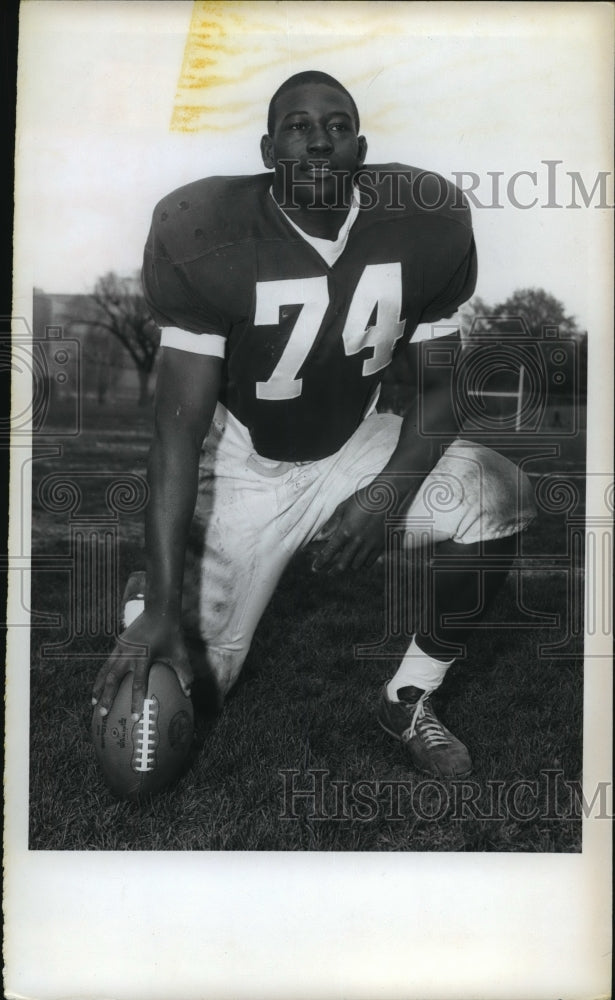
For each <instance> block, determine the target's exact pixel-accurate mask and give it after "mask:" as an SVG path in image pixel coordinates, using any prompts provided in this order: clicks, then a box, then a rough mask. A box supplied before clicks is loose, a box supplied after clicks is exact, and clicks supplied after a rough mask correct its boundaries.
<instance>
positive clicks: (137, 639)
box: [92, 611, 193, 718]
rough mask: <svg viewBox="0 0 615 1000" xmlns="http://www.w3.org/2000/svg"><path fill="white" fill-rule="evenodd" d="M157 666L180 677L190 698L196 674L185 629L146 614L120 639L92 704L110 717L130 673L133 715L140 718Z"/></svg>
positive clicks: (99, 678) (98, 681)
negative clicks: (148, 687)
mask: <svg viewBox="0 0 615 1000" xmlns="http://www.w3.org/2000/svg"><path fill="white" fill-rule="evenodd" d="M154 663H165V664H166V665H167V666H169V667H172V669H173V670H174V671H175V673H176V674H177V677H178V680H179V683H180V685H181V689H182V691H183V692H184V694H185V695H189V694H190V685H191V683H192V679H193V674H192V668H191V666H190V661H189V658H188V651H187V649H186V645H185V642H184V638H183V635H182V631H181V628H180V627H179V626H178V625H169V624H168V623H167V622H165V620H164V619H161V618H160V616H155V615H152V614H148V612H147V611H144V612H143V613H142V614H140V615H139V617H138V618H135V620H134V621H133V622H132V623H131V624H130V625H129V626H128V628H127V629H126V631H125V632H122V634H121V636H120V637H119V639H118V641H117V643H116V645H115V647H114V649H113V652H112V653H111V656H110V657H109V659H108V660H107V661H106V663H105V664H104V666H103V667H102V668H101V670H100V671H99V672H98V676H97V677H96V681H95V682H94V687H93V689H92V704H93V705H97V706H98V711H99V712H100V713H101V715H106V714H107V712H108V711H109V709H110V708H111V705H112V704H113V699H114V698H115V695H116V694H117V690H118V688H119V686H120V684H121V682H122V680H123V679H124V677H125V676H126V674H128V673H131V672H132V673H134V678H133V682H132V714H133V717H136V718H139V715H140V714H141V710H142V708H143V700H144V698H145V696H146V694H147V680H148V676H149V671H150V667H151V666H152V664H154Z"/></svg>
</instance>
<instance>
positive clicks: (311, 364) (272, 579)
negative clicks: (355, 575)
mask: <svg viewBox="0 0 615 1000" xmlns="http://www.w3.org/2000/svg"><path fill="white" fill-rule="evenodd" d="M366 152H367V143H366V140H365V137H364V136H362V135H361V134H360V127H359V115H358V111H357V108H356V105H355V102H354V101H353V99H352V97H351V95H350V94H349V93H348V91H347V90H346V89H345V88H344V87H343V86H342V85H341V84H340V83H339V82H338V81H337V80H335V79H333V78H332V77H330V76H328V75H326V74H324V73H320V72H306V73H300V74H297V75H295V76H293V77H291V78H290V79H289V80H287V81H286V82H285V83H283V84H282V86H281V87H280V88H279V90H278V91H277V92H276V93H275V94H274V96H273V98H272V100H271V104H270V108H269V118H268V130H267V133H266V134H265V135H264V136H263V138H262V141H261V153H262V158H263V162H264V165H265V167H266V168H267V173H262V174H258V175H256V176H238V177H211V178H207V179H204V180H198V181H196V182H194V183H192V184H189V185H187V186H186V187H183V188H181V189H180V190H178V191H174V192H173V193H172V194H170V195H168V197H166V198H164V199H163V200H162V201H161V202H160V203H159V204H158V206H157V207H156V209H155V211H154V216H153V222H152V227H151V231H150V234H149V237H148V240H147V245H146V248H145V259H144V266H143V285H144V290H145V296H146V300H147V303H148V305H149V308H150V310H151V313H152V315H153V317H154V318H155V320H156V322H157V323H158V324H159V325H160V327H161V328H162V337H161V354H160V365H159V370H158V380H157V387H156V395H155V421H154V431H153V441H152V445H151V450H150V456H149V464H148V481H149V487H150V498H149V504H148V508H147V513H146V553H147V574H146V585H145V594H144V598H145V600H144V607H143V610H142V611H141V613H140V614H138V615H137V617H136V618H135V620H134V621H133V622H132V623H131V624H130V625H129V626H128V627H127V628H126V630H125V632H124V633H123V634H122V636H121V638H120V640H119V642H118V644H117V646H116V648H115V649H114V651H113V653H112V655H111V657H110V659H109V660H108V661H107V663H106V664H105V666H104V667H103V669H102V670H101V671H100V673H99V676H98V678H97V680H96V683H95V685H94V691H93V701H94V704H98V706H99V710H100V712H101V713H102V714H105V713H106V712H107V711H108V709H109V706H110V704H111V703H112V700H113V697H114V694H115V692H116V690H117V687H118V684H119V682H120V681H121V679H122V677H123V676H124V675H125V674H126V673H127V672H128V671H134V679H133V712H134V713H135V717H138V707H139V704H140V703H141V702H142V699H143V697H144V693H145V689H146V683H147V673H148V669H149V667H150V665H151V664H152V663H153V662H156V661H161V662H164V663H167V664H169V665H171V666H172V668H173V669H174V670H175V672H176V673H177V676H178V678H179V680H180V682H181V684H182V687H183V689H184V691H186V692H188V691H189V689H190V685H191V681H192V678H193V674H192V668H191V665H190V662H189V657H188V653H187V649H186V642H185V638H184V634H183V630H182V590H183V586H184V565H185V553H186V544H187V538H188V532H189V529H190V526H191V522H192V521H193V516H194V515H195V507H196V511H197V515H198V521H199V522H200V523H202V525H203V541H204V546H203V548H204V551H203V556H202V561H201V565H200V574H199V581H198V585H197V586H198V591H199V595H198V604H199V628H200V631H201V634H202V637H203V639H204V641H205V644H206V649H207V659H208V668H209V670H211V672H212V673H213V676H214V677H215V679H216V683H217V686H218V689H219V692H220V695H221V697H223V696H224V695H225V694H226V693H227V692H228V691H229V689H230V688H231V687H232V685H233V684H234V683H235V681H236V680H237V677H238V675H239V672H240V670H241V667H242V664H243V662H244V659H245V657H246V654H247V652H248V650H249V647H250V643H251V640H252V636H253V634H254V630H255V628H256V626H257V624H258V621H259V619H260V617H261V615H262V612H263V610H264V609H265V607H266V605H267V603H268V601H269V599H270V597H271V595H272V593H273V591H274V588H275V587H276V585H277V583H278V581H279V579H280V577H281V575H282V573H283V571H284V569H285V568H286V566H287V564H288V562H289V560H290V559H291V558H292V556H293V554H294V553H295V552H297V551H298V550H299V549H300V548H302V547H304V546H306V545H308V544H309V543H310V542H312V541H313V540H315V539H320V540H321V545H320V548H319V551H318V555H317V556H316V558H315V560H314V569H315V570H316V571H319V572H327V573H341V572H344V571H346V570H350V569H352V570H360V569H362V568H363V567H366V566H369V565H371V564H372V563H374V562H375V560H376V559H377V558H378V557H379V556H380V555H381V554H382V553H383V550H384V548H385V544H386V538H387V518H390V517H391V514H393V515H394V516H395V519H396V524H399V519H400V517H401V518H402V520H403V524H404V526H405V530H406V544H407V547H408V549H412V548H413V547H418V546H422V547H423V548H425V547H426V548H427V555H428V557H431V556H434V555H435V556H436V564H435V565H436V566H437V565H440V566H441V568H440V569H437V568H436V569H435V570H434V571H433V572H432V575H431V577H430V581H431V582H430V585H429V587H428V588H426V590H425V591H424V592H423V593H422V595H421V600H422V607H421V609H420V615H419V622H420V624H419V625H417V633H416V635H415V636H414V637H413V638H412V642H411V644H410V646H409V648H408V650H407V652H406V654H405V655H404V656H403V657H402V659H401V663H400V664H399V668H398V669H397V670H396V672H395V674H394V676H393V677H391V678H390V679H389V680H388V682H387V683H386V684H385V686H384V688H383V689H382V691H381V693H380V699H379V702H378V707H377V716H378V720H379V722H380V724H381V725H382V726H383V727H384V729H386V730H387V731H388V732H389V733H391V735H392V736H394V737H395V738H396V739H398V740H401V741H402V742H403V743H404V744H405V746H406V748H407V750H408V752H409V755H410V760H411V762H412V763H413V765H414V766H415V767H417V768H419V769H421V770H423V771H426V772H428V773H430V774H434V775H439V776H445V777H451V776H453V777H454V776H462V775H466V774H468V773H469V771H470V768H471V761H470V756H469V753H468V751H467V749H466V747H465V746H464V745H463V743H462V742H461V741H460V740H459V739H457V738H456V737H454V736H453V735H452V734H451V733H450V732H449V731H448V729H446V728H445V726H444V725H443V724H442V723H441V722H440V721H439V719H438V718H437V716H436V715H435V713H434V710H433V707H432V703H431V695H432V692H433V691H434V690H435V689H436V688H438V686H439V685H440V684H441V683H442V681H443V679H444V677H445V674H446V671H447V670H448V668H449V667H450V664H451V662H452V661H453V659H454V656H455V653H456V652H458V651H459V649H460V645H461V647H462V646H463V642H464V641H465V639H466V638H467V633H468V626H467V622H468V620H472V621H473V622H477V621H478V620H479V619H480V617H481V614H484V611H485V609H486V607H487V604H488V601H487V600H486V596H485V593H484V591H485V590H488V591H489V593H490V596H491V597H493V595H494V593H495V592H496V591H497V588H498V587H499V585H500V584H501V583H502V581H503V580H504V579H505V577H506V573H507V571H508V568H509V566H510V562H511V560H512V557H513V553H514V551H515V544H516V543H515V534H516V533H517V532H519V531H520V530H522V529H523V528H524V527H525V526H526V525H527V524H528V523H529V521H530V520H531V519H532V517H533V514H534V508H533V498H532V493H531V489H530V487H529V484H528V481H527V479H526V478H525V476H524V475H523V474H522V473H521V472H520V471H519V470H518V469H517V467H516V466H514V465H513V464H512V463H510V462H509V461H508V460H507V459H505V458H504V457H502V456H501V455H499V454H497V453H495V452H493V451H491V450H489V449H486V448H484V447H482V446H479V445H476V444H472V443H470V442H467V441H461V440H459V439H458V437H457V434H458V429H457V424H456V420H455V405H454V394H453V392H452V391H451V384H450V378H448V377H444V376H445V375H446V373H447V372H450V366H449V367H447V366H446V365H444V366H443V367H442V366H438V365H434V364H431V365H430V364H427V363H426V360H425V359H426V357H427V354H426V353H425V346H426V345H429V344H430V341H431V340H432V339H433V338H435V337H437V336H440V335H441V336H442V344H443V345H446V346H447V348H448V353H449V354H450V352H451V347H455V346H458V337H459V334H458V333H457V332H455V330H456V321H455V319H454V318H451V317H454V313H455V311H456V309H457V307H458V306H459V305H460V304H461V303H463V302H464V301H465V300H466V299H468V298H469V297H470V295H471V294H472V292H473V290H474V287H475V282H476V253H475V247H474V240H473V236H472V227H471V219H470V212H469V209H468V206H467V204H466V202H465V200H464V199H463V197H462V195H461V193H460V192H459V191H458V190H457V189H456V188H454V187H453V186H452V185H449V184H448V183H447V182H446V181H445V180H444V179H443V178H442V177H438V176H437V175H435V174H433V173H427V172H425V171H419V170H417V169H415V168H411V167H406V166H403V165H399V164H387V165H381V166H370V167H366V166H365V157H366ZM271 172H272V173H271ZM443 319H444V320H445V323H444V325H443V326H442V325H439V324H440V321H442V320H443ZM400 351H402V352H406V354H407V356H408V359H409V362H410V364H411V365H412V367H413V370H414V372H415V375H416V383H417V393H416V399H415V401H414V403H413V404H412V405H410V407H409V409H408V413H407V415H406V416H405V417H404V418H403V419H402V418H400V417H397V416H395V415H392V414H379V413H378V412H377V410H376V402H377V398H378V392H379V386H380V383H381V380H382V377H383V374H384V373H385V371H386V369H387V367H388V366H389V365H390V364H391V361H392V359H393V357H394V355H395V354H396V353H397V352H400ZM441 353H442V352H441ZM444 355H446V351H444ZM203 444H204V447H203ZM202 449H203V451H202ZM201 453H202V454H201ZM442 556H444V558H443V559H442ZM437 560H440V562H439V564H438V562H437ZM477 567H483V570H482V571H479V570H478V569H477ZM485 580H487V581H488V582H487V586H485ZM129 596H130V595H129ZM138 610H140V609H139V608H138ZM135 643H137V644H142V645H143V646H145V647H147V648H148V655H147V656H145V655H141V656H139V655H135V651H134V646H133V645H132V644H135Z"/></svg>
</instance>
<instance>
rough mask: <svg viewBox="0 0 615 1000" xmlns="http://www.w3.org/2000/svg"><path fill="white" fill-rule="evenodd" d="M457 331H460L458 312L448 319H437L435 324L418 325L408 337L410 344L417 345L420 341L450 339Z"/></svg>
mask: <svg viewBox="0 0 615 1000" xmlns="http://www.w3.org/2000/svg"><path fill="white" fill-rule="evenodd" d="M457 330H461V316H460V315H459V313H458V312H457V313H455V314H454V315H453V316H450V317H449V318H448V319H438V320H436V322H435V323H419V325H418V326H417V328H416V330H415V331H414V333H413V334H412V336H411V337H410V343H411V344H418V342H419V341H420V340H436V339H437V338H438V337H450V336H451V335H452V334H453V333H456V332H457Z"/></svg>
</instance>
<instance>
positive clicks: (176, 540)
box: [11, 2, 613, 854]
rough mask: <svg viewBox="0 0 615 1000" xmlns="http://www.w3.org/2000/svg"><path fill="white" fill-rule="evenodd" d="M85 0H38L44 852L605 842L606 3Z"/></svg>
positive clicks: (26, 369)
mask: <svg viewBox="0 0 615 1000" xmlns="http://www.w3.org/2000/svg"><path fill="white" fill-rule="evenodd" d="M67 6H70V7H71V9H72V15H71V17H70V18H69V17H68V14H67V10H66V9H63V7H64V5H62V4H48V5H38V4H26V5H25V6H24V9H23V14H22V38H23V41H22V46H23V52H22V56H21V62H20V72H21V73H22V74H23V80H24V84H23V89H22V90H20V97H19V100H20V103H19V107H18V114H19V122H18V130H19V131H18V137H19V139H20V143H21V145H20V148H19V155H18V171H19V174H18V185H17V213H16V219H17V233H18V240H17V250H18V253H19V254H20V256H19V257H18V260H19V262H20V263H19V271H18V275H17V279H16V280H17V285H16V288H17V292H16V295H15V300H14V305H13V338H14V347H13V350H14V353H15V356H17V357H18V358H19V359H20V365H21V367H20V371H21V373H22V374H21V375H20V376H19V379H21V380H22V381H23V384H22V382H20V381H19V380H18V383H17V384H18V391H19V389H20V388H22V389H23V391H24V393H25V394H26V395H27V393H28V390H29V387H30V386H31V389H30V390H29V391H30V393H31V398H30V402H29V405H28V407H26V408H25V409H23V408H22V409H20V410H16V409H15V408H14V417H13V423H12V435H13V447H14V454H15V455H16V458H15V459H14V466H13V476H14V477H15V481H18V482H19V486H20V490H21V491H22V494H21V505H20V511H21V514H14V517H15V519H16V522H17V521H20V528H21V531H20V536H21V537H20V538H19V539H18V542H16V541H15V538H16V537H17V535H16V534H14V535H13V542H14V545H17V544H19V545H23V546H25V548H23V549H22V550H18V549H17V548H15V547H14V548H13V551H12V556H11V557H12V558H14V560H15V562H14V572H13V573H12V575H11V586H12V587H13V591H12V594H13V610H14V612H15V615H16V618H15V620H14V621H13V622H12V624H13V625H15V626H16V629H15V633H18V632H19V634H20V635H21V634H23V631H22V632H20V631H19V627H20V626H23V627H24V628H26V629H29V635H30V678H29V713H30V731H29V741H30V742H29V818H28V846H29V849H30V851H35V852H36V851H55V852H58V851H60V852H61V851H86V852H94V851H150V852H151V851H173V852H189V851H200V852H203V851H205V852H207V851H275V852H284V851H302V852H449V853H450V852H455V853H457V852H464V853H468V852H490V853H498V852H499V853H510V852H516V853H538V852H542V853H549V854H564V853H581V852H582V851H583V848H584V844H583V835H582V828H583V823H584V820H587V819H588V818H589V817H591V818H595V817H597V816H598V817H599V816H600V814H601V811H602V813H604V811H605V808H606V806H605V795H606V781H603V782H602V783H600V782H598V781H596V782H593V783H588V782H587V781H586V780H585V781H584V780H583V776H584V769H583V767H584V756H583V748H584V737H585V739H586V741H587V739H590V740H591V739H592V738H593V736H592V733H591V732H590V733H589V734H588V732H587V721H586V722H585V726H584V722H583V719H584V684H585V686H586V690H589V691H590V693H591V692H594V691H595V687H594V686H593V685H594V683H595V681H596V678H600V677H601V676H602V669H603V665H604V652H603V650H604V645H603V644H602V645H601V642H602V640H603V639H604V637H605V636H606V637H608V633H609V630H610V624H609V619H608V611H607V607H608V606H609V604H610V599H609V597H608V594H609V590H608V587H609V576H608V573H607V572H605V567H606V568H608V558H607V557H608V551H607V550H608V548H609V539H610V534H609V531H610V528H609V524H610V520H611V516H612V510H613V489H612V485H611V484H610V478H609V465H608V463H607V462H606V461H604V462H603V464H600V459H599V458H598V459H597V458H596V455H600V451H599V447H600V443H601V442H600V440H599V438H600V437H601V435H600V434H597V435H596V440H595V441H594V440H593V439H592V440H590V451H589V453H588V449H587V445H588V435H587V428H588V426H589V427H590V428H592V427H593V428H594V433H595V427H596V423H595V415H596V414H600V413H602V414H603V413H604V400H605V399H608V398H609V386H608V382H606V381H602V382H601V381H600V368H601V365H600V358H601V357H604V353H603V352H604V350H605V349H606V340H607V339H608V338H610V336H611V334H610V332H609V326H608V322H607V323H606V324H605V321H604V315H605V309H607V316H608V307H607V306H605V302H608V290H609V282H610V279H609V277H608V274H609V268H608V266H606V267H605V263H604V260H603V259H601V257H600V254H599V252H598V248H599V247H600V245H602V244H601V241H602V243H603V242H604V231H605V230H604V226H605V221H606V219H607V218H608V215H609V212H608V209H609V207H610V206H611V204H612V174H611V173H610V172H609V152H608V147H607V144H606V143H605V141H604V138H603V130H602V128H601V124H602V122H603V120H604V118H603V108H604V105H603V104H601V100H602V98H601V87H602V86H603V82H604V81H603V79H602V75H601V70H600V66H599V60H595V61H594V60H592V59H591V58H587V59H584V60H582V61H579V58H578V43H579V40H578V35H579V32H580V33H581V34H582V35H583V38H584V39H585V41H586V44H587V45H588V46H590V45H594V44H597V41H596V39H598V38H599V32H597V30H596V23H595V20H594V18H593V15H594V14H596V9H595V8H596V7H597V6H600V5H590V7H591V8H592V9H591V10H590V11H589V12H588V13H587V16H586V17H583V16H581V15H579V13H578V11H577V6H578V5H574V4H573V5H568V6H569V7H570V10H569V11H568V10H566V9H563V8H562V7H560V6H559V5H554V6H555V7H557V9H556V10H553V11H552V12H549V13H547V12H544V11H543V5H532V7H536V8H538V7H540V10H541V13H540V16H538V13H539V12H538V10H537V11H536V12H535V13H536V18H535V19H532V18H531V17H530V16H529V14H528V13H526V12H525V11H521V10H519V9H518V8H520V7H522V6H524V5H517V9H516V13H515V18H512V15H511V14H510V12H509V13H502V14H501V15H500V14H498V12H497V11H496V10H494V7H495V6H497V5H483V6H484V7H485V8H488V13H485V17H486V19H487V21H488V22H489V26H487V25H485V24H483V25H481V22H480V18H479V17H478V15H477V14H476V10H475V7H476V5H473V4H463V5H456V7H457V11H456V13H455V14H454V15H453V14H451V13H450V9H449V5H427V6H428V7H429V10H428V12H427V13H426V12H425V7H424V5H412V4H396V5H392V4H379V5H378V4H376V5H375V4H352V5H349V4H345V5H344V4H341V5H340V4H336V3H331V4H319V5H313V4H307V5H305V4H292V3H290V4H284V5H280V4H268V3H257V4H244V3H222V4H220V3H208V2H197V3H194V4H153V5H152V10H151V19H147V18H145V19H143V18H142V17H141V16H140V15H139V16H138V14H137V8H140V7H142V6H143V5H134V6H135V9H134V10H132V11H131V9H130V7H131V5H119V6H118V5H113V4H98V3H87V2H86V3H82V4H79V5H78V7H79V9H78V10H75V9H74V7H75V5H67ZM281 6H283V7H284V10H285V14H284V19H283V24H281V23H280V7H281ZM350 6H352V8H353V18H351V19H349V18H348V16H347V14H346V11H347V10H348V8H349V7H350ZM513 6H514V5H513ZM565 6H566V5H565ZM438 7H441V8H443V9H444V8H446V9H447V11H448V12H449V13H448V14H447V15H446V16H445V14H444V13H443V12H442V13H439V12H438V9H437V8H438ZM525 7H526V8H527V5H525ZM45 8H47V9H45ZM341 8H344V10H342V9H341ZM447 17H450V18H451V19H452V21H447ZM575 18H576V20H575ZM579 18H580V19H579ZM562 65H564V66H566V67H568V68H569V70H572V68H573V67H574V72H572V71H569V72H564V73H563V74H562V73H561V71H560V67H561V66H562ZM555 76H557V86H556V85H555V84H554V83H553V80H554V78H555ZM605 164H606V165H605ZM26 204H27V210H26V207H25V206H26ZM596 262H598V266H600V267H601V268H602V273H600V272H598V273H595V271H594V265H595V264H596ZM588 370H589V371H590V375H591V372H592V371H593V372H594V374H595V375H596V381H595V382H593V383H591V385H590V382H591V379H590V381H588ZM30 430H31V432H32V435H31V439H30ZM604 435H605V436H604V438H603V440H604V441H606V435H607V432H606V431H604ZM30 443H31V451H30V450H29V449H30ZM597 449H598V450H597ZM588 454H589V465H588ZM589 500H591V508H588V501H589ZM22 556H24V557H25V556H28V557H29V567H28V572H26V571H25V570H24V566H25V563H24V560H23V559H22V558H21V557H22ZM16 595H17V597H16ZM22 666H23V664H22ZM588 673H589V676H587V675H588ZM591 697H592V698H594V699H595V694H591ZM598 700H599V699H598ZM586 720H587V716H586ZM584 730H585V731H584ZM50 734H53V738H50ZM586 748H587V743H586ZM598 777H600V778H608V774H606V773H605V774H604V775H602V774H601V775H598Z"/></svg>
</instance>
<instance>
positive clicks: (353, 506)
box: [312, 490, 385, 574]
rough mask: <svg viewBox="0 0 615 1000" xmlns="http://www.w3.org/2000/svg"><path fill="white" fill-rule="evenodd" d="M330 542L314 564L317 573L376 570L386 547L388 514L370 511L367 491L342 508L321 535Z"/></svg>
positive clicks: (349, 499)
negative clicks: (386, 519) (368, 568)
mask: <svg viewBox="0 0 615 1000" xmlns="http://www.w3.org/2000/svg"><path fill="white" fill-rule="evenodd" d="M321 534H322V535H324V536H325V537H326V541H325V543H324V545H323V547H322V549H321V551H320V552H319V553H318V555H317V556H316V558H315V560H314V562H313V563H312V569H314V570H315V571H317V572H318V571H320V570H324V571H325V572H327V573H331V574H335V573H343V572H344V570H347V569H363V568H364V567H367V566H372V565H373V564H374V563H375V562H376V560H377V559H378V557H379V556H380V555H382V552H383V549H384V544H385V512H384V511H380V510H378V511H374V510H370V509H369V506H368V504H367V502H366V500H365V491H364V490H359V491H358V492H357V493H354V494H353V495H352V496H351V497H349V498H348V499H347V500H344V501H343V503H341V504H339V506H338V507H336V509H335V511H334V512H333V514H332V516H331V517H330V518H329V520H328V521H327V523H326V524H325V526H324V528H323V529H322V532H321Z"/></svg>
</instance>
